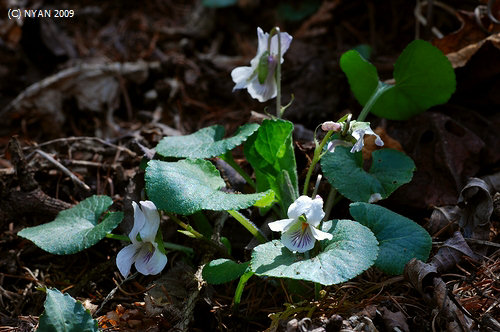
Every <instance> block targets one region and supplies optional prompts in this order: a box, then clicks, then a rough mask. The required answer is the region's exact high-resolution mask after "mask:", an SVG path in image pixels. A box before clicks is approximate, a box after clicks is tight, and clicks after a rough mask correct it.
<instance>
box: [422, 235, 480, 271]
mask: <svg viewBox="0 0 500 332" xmlns="http://www.w3.org/2000/svg"><path fill="white" fill-rule="evenodd" d="M464 256H468V257H470V258H472V259H475V260H478V259H479V257H478V256H477V255H476V254H475V253H474V252H473V251H472V250H471V248H470V247H469V245H468V244H467V242H465V240H464V238H463V236H462V233H460V232H455V233H454V234H453V237H451V238H449V239H448V240H446V241H445V243H444V244H443V245H442V246H441V248H439V250H438V252H437V254H436V255H434V257H432V260H431V262H430V263H429V264H430V265H431V266H434V267H435V268H436V270H437V271H438V272H439V273H444V272H447V271H449V270H450V269H451V268H453V267H455V265H456V264H458V263H460V262H461V261H462V260H463V257H464Z"/></svg>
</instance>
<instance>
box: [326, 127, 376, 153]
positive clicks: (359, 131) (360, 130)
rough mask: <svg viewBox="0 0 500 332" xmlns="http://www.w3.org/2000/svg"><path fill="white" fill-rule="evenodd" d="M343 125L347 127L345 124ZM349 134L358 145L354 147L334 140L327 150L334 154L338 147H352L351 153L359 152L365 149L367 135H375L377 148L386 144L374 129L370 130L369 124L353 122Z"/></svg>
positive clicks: (346, 142) (348, 143)
mask: <svg viewBox="0 0 500 332" xmlns="http://www.w3.org/2000/svg"><path fill="white" fill-rule="evenodd" d="M342 125H343V126H345V124H342ZM349 132H350V135H351V136H352V137H354V139H355V140H356V143H354V145H353V144H352V143H351V142H348V141H344V140H340V139H334V140H331V141H330V142H328V145H327V150H328V151H330V152H333V151H335V147H336V146H338V145H341V146H352V149H351V153H354V152H359V151H361V150H362V149H363V145H364V136H365V135H374V136H375V137H376V138H375V144H376V145H377V146H384V142H383V141H382V139H381V138H380V136H379V135H377V134H375V132H374V131H373V130H372V128H370V123H369V122H362V121H356V120H353V121H351V122H350V125H349Z"/></svg>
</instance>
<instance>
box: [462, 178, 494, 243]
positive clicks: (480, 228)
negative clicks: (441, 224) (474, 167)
mask: <svg viewBox="0 0 500 332" xmlns="http://www.w3.org/2000/svg"><path fill="white" fill-rule="evenodd" d="M457 204H458V206H459V207H460V208H461V209H462V217H461V218H460V221H459V225H460V227H462V228H463V230H464V236H465V237H466V238H467V237H472V238H474V239H477V240H489V230H490V217H491V214H492V213H493V199H492V197H491V195H490V189H489V186H488V185H487V184H486V182H484V181H483V180H481V179H478V178H470V179H469V181H468V183H467V185H466V186H465V187H464V188H463V189H462V191H461V192H460V197H459V198H458V203H457Z"/></svg>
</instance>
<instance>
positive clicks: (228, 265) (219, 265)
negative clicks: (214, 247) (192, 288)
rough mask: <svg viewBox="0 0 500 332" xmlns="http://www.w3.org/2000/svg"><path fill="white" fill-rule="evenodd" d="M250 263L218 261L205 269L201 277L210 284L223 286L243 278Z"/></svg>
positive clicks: (209, 264)
mask: <svg viewBox="0 0 500 332" xmlns="http://www.w3.org/2000/svg"><path fill="white" fill-rule="evenodd" d="M248 263H249V262H245V263H236V262H235V261H232V260H230V259H226V258H220V259H216V260H213V261H211V262H210V263H208V264H206V265H205V266H204V267H203V271H202V272H201V275H202V276H203V280H205V281H206V282H208V283H209V284H214V285H218V284H223V283H226V282H230V281H233V280H235V279H238V278H239V277H241V276H242V275H243V273H245V271H246V270H247V268H248Z"/></svg>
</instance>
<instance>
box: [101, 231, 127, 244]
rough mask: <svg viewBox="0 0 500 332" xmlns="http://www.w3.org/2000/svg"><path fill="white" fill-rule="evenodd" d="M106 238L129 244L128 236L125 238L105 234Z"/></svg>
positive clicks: (123, 236)
mask: <svg viewBox="0 0 500 332" xmlns="http://www.w3.org/2000/svg"><path fill="white" fill-rule="evenodd" d="M106 237H107V238H108V239H113V240H119V241H125V242H130V238H129V237H128V236H125V235H119V234H113V233H108V234H106Z"/></svg>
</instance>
